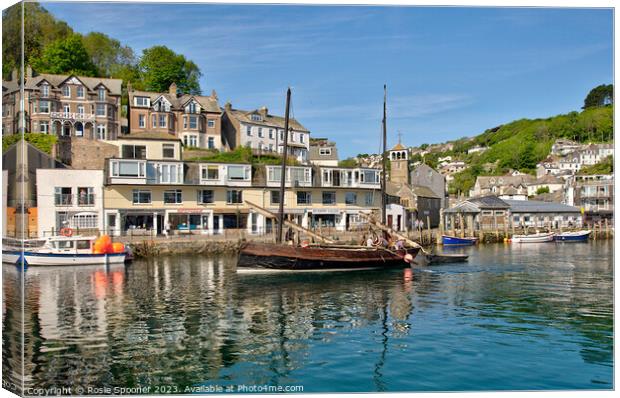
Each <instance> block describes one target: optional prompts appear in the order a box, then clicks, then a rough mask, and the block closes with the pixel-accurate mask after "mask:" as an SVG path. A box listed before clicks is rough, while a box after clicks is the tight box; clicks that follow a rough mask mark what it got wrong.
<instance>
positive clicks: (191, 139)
mask: <svg viewBox="0 0 620 398" xmlns="http://www.w3.org/2000/svg"><path fill="white" fill-rule="evenodd" d="M185 146H188V147H192V148H196V147H197V146H198V137H196V136H195V135H186V136H185Z"/></svg>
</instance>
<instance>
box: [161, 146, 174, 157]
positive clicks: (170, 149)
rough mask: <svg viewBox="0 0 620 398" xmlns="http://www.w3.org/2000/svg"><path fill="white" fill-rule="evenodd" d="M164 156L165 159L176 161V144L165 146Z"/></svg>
mask: <svg viewBox="0 0 620 398" xmlns="http://www.w3.org/2000/svg"><path fill="white" fill-rule="evenodd" d="M162 155H163V157H164V159H174V144H163V145H162Z"/></svg>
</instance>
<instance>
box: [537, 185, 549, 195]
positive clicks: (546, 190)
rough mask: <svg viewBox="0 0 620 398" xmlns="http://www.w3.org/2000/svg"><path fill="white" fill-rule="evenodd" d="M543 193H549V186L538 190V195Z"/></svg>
mask: <svg viewBox="0 0 620 398" xmlns="http://www.w3.org/2000/svg"><path fill="white" fill-rule="evenodd" d="M543 193H549V187H548V186H544V187H540V188H538V189H537V190H536V195H540V194H543Z"/></svg>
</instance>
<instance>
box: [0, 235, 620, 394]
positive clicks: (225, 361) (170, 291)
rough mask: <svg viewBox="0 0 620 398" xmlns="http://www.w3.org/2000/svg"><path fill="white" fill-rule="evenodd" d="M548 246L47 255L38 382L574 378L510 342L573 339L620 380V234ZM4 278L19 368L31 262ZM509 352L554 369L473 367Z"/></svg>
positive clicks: (29, 365)
mask: <svg viewBox="0 0 620 398" xmlns="http://www.w3.org/2000/svg"><path fill="white" fill-rule="evenodd" d="M538 246H539V245H532V246H528V247H527V248H526V247H525V245H524V246H522V247H514V246H512V247H510V246H503V245H493V246H485V247H482V248H467V249H463V250H465V251H468V252H469V253H470V254H471V259H470V262H469V263H468V264H459V265H446V266H439V267H432V268H415V269H414V270H405V271H388V272H355V273H324V274H302V275H298V274H267V275H264V274H263V275H255V274H237V273H236V272H235V268H234V263H235V259H234V258H227V257H219V258H212V259H204V258H198V257H186V258H185V257H184V258H160V259H155V260H153V261H136V262H135V263H134V264H132V265H130V266H127V267H125V266H115V267H107V268H106V267H66V268H36V267H31V268H30V269H29V270H28V271H27V272H26V278H25V283H26V286H27V294H26V301H25V321H24V326H25V329H26V332H27V336H26V349H25V368H26V373H27V374H31V375H32V376H31V377H30V378H28V379H27V380H26V385H27V386H36V387H51V386H55V387H61V386H70V385H75V384H79V385H82V386H96V387H101V386H128V387H133V386H144V385H156V384H174V385H176V386H179V388H181V390H180V391H181V392H182V391H183V390H182V389H183V388H184V387H185V386H193V385H197V384H214V383H217V384H220V385H227V384H231V385H235V384H239V383H246V384H263V383H265V384H269V385H284V384H304V385H305V391H306V392H310V391H366V390H369V391H398V390H449V389H457V390H458V389H476V388H477V389H486V388H489V389H493V388H494V387H495V388H501V387H503V386H506V388H510V389H520V388H521V389H523V388H529V389H531V388H565V387H566V386H567V385H566V384H563V383H564V379H563V378H562V377H568V376H567V375H564V376H562V375H561V374H559V372H558V369H559V368H558V367H559V366H560V364H558V363H557V362H554V361H553V359H552V358H551V357H550V358H549V359H548V360H547V359H546V358H547V357H545V355H547V354H546V353H545V352H544V350H543V349H542V348H541V349H540V350H539V352H536V353H531V354H529V353H524V352H523V351H522V350H521V351H518V350H515V351H514V352H513V351H509V349H510V347H518V346H519V345H520V344H529V346H530V347H535V346H540V347H544V346H550V345H551V346H553V347H557V348H559V349H561V350H563V351H565V352H567V355H570V357H569V358H570V359H571V361H573V362H572V363H571V366H574V364H575V362H574V361H575V355H573V353H575V354H576V355H578V356H579V358H581V362H582V364H581V365H579V366H580V367H579V368H578V369H575V370H574V372H579V373H581V374H584V375H587V374H589V373H592V374H595V375H596V377H594V376H593V377H592V378H591V380H595V381H591V380H589V381H588V382H582V381H573V382H574V383H582V384H570V385H568V386H570V387H575V388H609V387H610V386H611V371H602V370H601V369H610V368H611V366H612V352H613V345H612V344H613V342H612V339H611V336H612V328H613V326H612V322H613V318H612V313H613V307H612V305H613V304H612V292H613V290H612V289H613V278H612V263H611V253H610V252H611V246H610V245H609V244H605V243H602V244H601V243H597V244H594V245H572V246H563V245H552V244H550V245H545V247H538ZM3 277H4V279H3V294H4V298H5V301H4V303H5V306H4V307H3V336H4V339H3V353H4V359H3V370H4V371H5V374H8V375H9V377H10V378H14V379H19V378H18V376H19V374H17V373H15V371H13V370H14V369H16V370H18V369H19V368H20V366H17V365H19V363H18V362H19V361H20V356H21V353H20V350H19V347H20V339H21V335H20V333H19V330H20V328H21V323H20V322H21V316H20V312H21V308H20V303H19V301H20V297H19V295H20V293H19V285H20V283H21V282H20V278H21V273H19V272H18V271H17V270H16V269H15V268H14V267H11V266H8V265H4V266H3ZM489 347H495V348H494V350H495V351H493V352H491V353H489V351H488V350H489ZM575 347H577V348H575ZM502 350H506V351H505V352H504V351H502ZM504 354H505V355H516V356H519V355H521V356H523V357H522V358H519V357H518V358H511V359H510V361H511V362H508V365H507V366H511V365H510V363H512V361H521V363H528V361H531V362H532V363H534V362H535V363H537V364H538V365H539V366H542V367H544V366H545V364H546V363H547V367H548V369H547V373H548V380H547V381H546V382H545V383H543V384H540V385H538V384H533V382H532V380H535V379H532V377H533V376H531V375H530V374H531V373H532V368H529V369H525V368H524V369H520V370H519V369H516V370H514V371H513V372H517V373H516V374H513V376H512V378H513V379H514V380H512V381H509V380H507V378H508V375H506V374H502V373H498V372H502V371H500V370H499V369H496V366H495V365H493V363H492V361H489V363H488V364H486V363H485V361H480V360H476V363H477V366H478V367H479V368H478V369H480V370H479V371H475V372H474V371H473V370H472V368H471V367H470V366H468V365H467V364H468V363H469V361H472V360H475V358H476V357H477V356H479V355H494V356H495V355H497V356H498V358H495V357H493V358H490V359H493V360H498V361H500V360H506V361H508V360H509V358H506V359H503V358H501V357H502V355H504ZM545 361H547V362H545ZM317 369H325V370H324V371H317ZM519 371H521V372H523V373H522V374H519V373H518V372H519ZM11 372H12V373H11ZM472 372H473V373H472ZM478 372H482V373H481V374H478ZM484 372H486V373H484ZM504 372H505V370H504ZM528 372H529V373H528ZM538 373H543V374H544V373H545V369H539V370H538ZM410 374H416V378H412V377H409V375H410ZM601 374H602V375H603V376H601ZM520 375H521V378H519V376H520ZM491 376H493V377H495V379H494V380H496V381H495V383H499V384H493V382H489V381H488V380H486V379H484V377H491ZM344 378H346V380H342V379H344ZM335 380H337V381H338V383H335ZM497 380H502V381H503V382H504V384H501V383H500V382H499V381H497ZM483 382H484V384H480V385H478V386H476V384H475V383H483ZM519 383H521V384H519ZM593 383H598V384H597V385H593ZM498 386H499V387H498Z"/></svg>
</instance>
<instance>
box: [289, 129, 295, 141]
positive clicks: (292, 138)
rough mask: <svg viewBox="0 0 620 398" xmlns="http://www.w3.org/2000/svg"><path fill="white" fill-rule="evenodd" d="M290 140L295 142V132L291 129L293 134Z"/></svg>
mask: <svg viewBox="0 0 620 398" xmlns="http://www.w3.org/2000/svg"><path fill="white" fill-rule="evenodd" d="M290 140H291V142H295V133H293V132H292V131H291V135H290Z"/></svg>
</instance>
